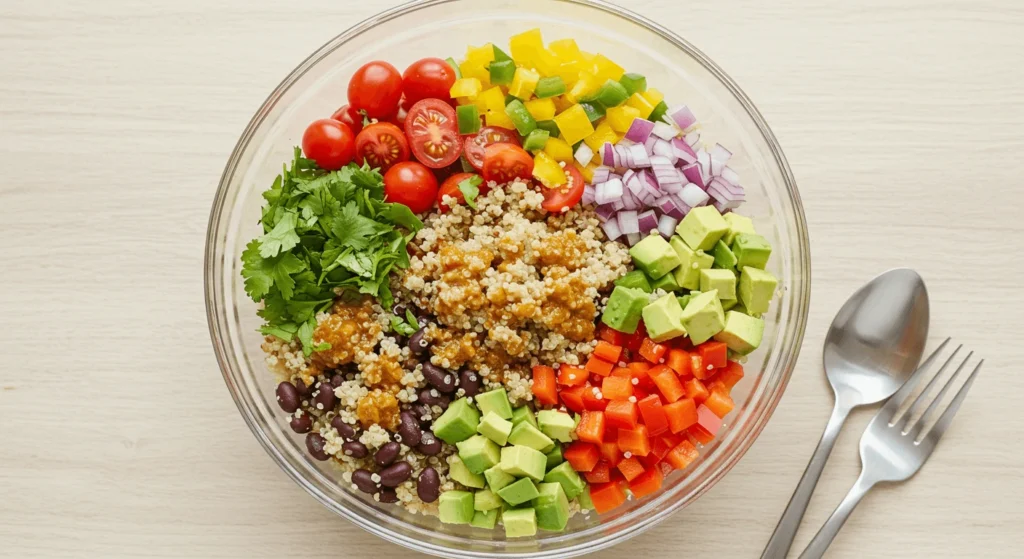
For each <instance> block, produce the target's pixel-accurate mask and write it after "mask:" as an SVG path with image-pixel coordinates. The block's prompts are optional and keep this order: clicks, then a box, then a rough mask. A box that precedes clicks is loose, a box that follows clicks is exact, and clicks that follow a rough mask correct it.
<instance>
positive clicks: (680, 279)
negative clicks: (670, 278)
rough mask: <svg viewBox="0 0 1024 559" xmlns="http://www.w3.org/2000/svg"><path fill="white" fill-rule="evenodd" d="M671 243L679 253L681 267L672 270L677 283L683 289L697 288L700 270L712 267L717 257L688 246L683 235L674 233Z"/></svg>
mask: <svg viewBox="0 0 1024 559" xmlns="http://www.w3.org/2000/svg"><path fill="white" fill-rule="evenodd" d="M669 245H671V246H672V248H673V249H675V251H676V254H678V255H679V262H680V264H679V267H678V268H676V269H675V270H673V271H672V275H674V276H675V278H676V283H678V284H679V287H682V288H683V289H697V288H698V287H700V271H701V270H703V269H705V268H710V267H711V265H712V264H714V263H715V257H714V256H712V255H710V254H705V253H704V251H703V250H697V251H695V250H693V249H692V248H690V247H688V246H686V243H684V242H683V239H682V237H680V236H679V235H672V239H671V240H670V241H669Z"/></svg>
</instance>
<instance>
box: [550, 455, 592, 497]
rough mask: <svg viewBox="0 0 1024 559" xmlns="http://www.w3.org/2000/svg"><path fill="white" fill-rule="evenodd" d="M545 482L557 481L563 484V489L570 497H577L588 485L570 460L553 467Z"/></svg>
mask: <svg viewBox="0 0 1024 559" xmlns="http://www.w3.org/2000/svg"><path fill="white" fill-rule="evenodd" d="M544 483H557V484H559V485H561V486H562V491H565V496H566V497H567V498H569V499H575V498H576V496H577V495H579V494H580V493H582V492H583V489H584V488H585V487H586V483H584V482H583V478H581V477H580V475H579V474H578V473H576V470H574V469H572V464H570V463H568V462H562V463H561V464H559V465H557V466H555V467H554V468H552V469H551V471H550V472H548V474H547V475H546V476H544Z"/></svg>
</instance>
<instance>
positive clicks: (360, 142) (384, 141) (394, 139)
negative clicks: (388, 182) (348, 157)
mask: <svg viewBox="0 0 1024 559" xmlns="http://www.w3.org/2000/svg"><path fill="white" fill-rule="evenodd" d="M408 160H409V142H408V141H406V139H405V133H404V132H402V130H401V129H400V128H399V127H397V126H395V125H394V124H391V123H390V122H378V123H376V124H371V125H369V126H367V127H366V128H363V131H362V132H360V133H359V135H358V136H356V161H358V162H359V164H360V165H362V164H363V163H364V162H365V163H369V164H370V166H371V167H378V168H380V170H381V172H382V173H384V172H387V170H388V169H390V168H391V167H393V166H394V165H395V164H396V163H401V162H402V161H408Z"/></svg>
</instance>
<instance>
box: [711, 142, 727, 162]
mask: <svg viewBox="0 0 1024 559" xmlns="http://www.w3.org/2000/svg"><path fill="white" fill-rule="evenodd" d="M710 155H711V159H717V160H718V161H721V162H722V163H728V161H729V158H730V157H732V152H731V151H729V150H727V149H725V146H723V145H722V144H715V147H713V148H711V152H710Z"/></svg>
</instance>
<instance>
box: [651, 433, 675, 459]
mask: <svg viewBox="0 0 1024 559" xmlns="http://www.w3.org/2000/svg"><path fill="white" fill-rule="evenodd" d="M673 448H675V447H674V445H673V444H672V441H671V439H667V438H665V437H651V453H650V454H649V455H648V456H655V457H657V458H658V460H664V459H665V456H667V455H668V453H669V452H670V451H671V450H672V449H673Z"/></svg>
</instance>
